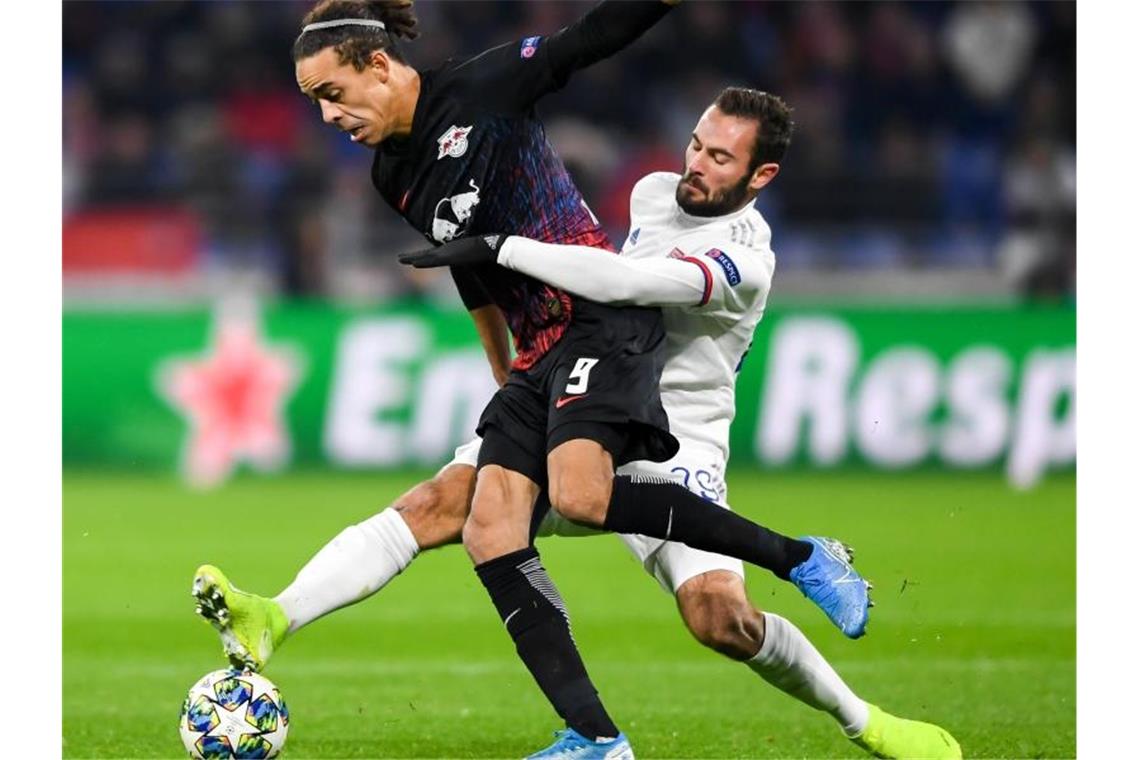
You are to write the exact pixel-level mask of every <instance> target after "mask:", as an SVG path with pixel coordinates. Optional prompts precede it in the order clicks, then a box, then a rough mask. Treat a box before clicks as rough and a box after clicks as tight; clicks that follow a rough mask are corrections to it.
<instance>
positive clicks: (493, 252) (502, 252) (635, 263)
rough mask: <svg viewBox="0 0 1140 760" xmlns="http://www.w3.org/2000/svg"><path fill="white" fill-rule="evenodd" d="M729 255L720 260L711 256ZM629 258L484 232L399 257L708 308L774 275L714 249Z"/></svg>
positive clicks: (594, 294) (628, 299)
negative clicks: (498, 269)
mask: <svg viewBox="0 0 1140 760" xmlns="http://www.w3.org/2000/svg"><path fill="white" fill-rule="evenodd" d="M713 252H715V254H716V255H720V256H722V257H723V258H722V259H721V260H720V261H718V260H717V259H716V258H711V257H710V256H709V253H713ZM665 253H666V252H664V251H662V255H661V256H651V257H647V258H636V259H634V258H627V257H625V256H619V255H615V254H613V253H611V252H609V251H605V250H602V249H600V248H590V247H588V246H581V245H556V244H553V243H542V242H539V241H537V240H530V239H529V238H524V237H518V236H514V235H512V236H503V235H478V236H473V237H469V238H460V239H459V240H453V241H451V242H450V243H447V244H445V245H443V246H440V247H439V248H436V249H433V250H428V251H418V252H413V253H407V254H403V255H401V256H400V257H399V258H400V262H401V263H403V264H411V265H412V266H415V267H438V266H448V265H457V264H483V263H497V264H499V265H500V266H503V267H506V268H508V269H513V270H515V271H517V272H522V273H523V274H526V275H530V276H531V277H534V278H535V279H538V280H542V281H543V282H545V283H547V284H549V285H553V286H554V287H556V288H560V289H562V290H567V291H569V292H571V293H574V294H576V295H579V296H582V297H583V298H588V299H590V300H591V301H597V302H599V303H620V304H635V305H638V306H710V307H712V308H718V307H720V306H724V305H729V304H732V303H734V302H736V301H738V300H739V299H740V298H741V297H742V296H743V295H744V294H745V293H748V292H750V291H754V290H755V289H757V288H765V289H766V288H767V287H768V284H769V280H770V278H771V272H768V271H766V270H765V269H763V268H762V267H757V266H755V265H752V264H750V263H746V260H745V258H744V257H743V256H737V258H736V260H735V261H733V260H732V259H729V260H728V262H729V264H730V265H731V271H732V272H733V273H734V276H733V277H730V276H728V274H727V272H726V270H725V266H726V264H725V263H723V262H724V259H727V258H728V255H727V254H726V253H725V252H724V251H721V250H720V249H712V250H711V251H709V253H706V254H705V255H696V256H686V255H683V254H682V255H681V256H680V258H674V257H670V256H667V255H665Z"/></svg>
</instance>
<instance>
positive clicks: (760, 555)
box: [602, 475, 812, 580]
mask: <svg viewBox="0 0 1140 760" xmlns="http://www.w3.org/2000/svg"><path fill="white" fill-rule="evenodd" d="M602 527H604V528H605V529H606V530H608V531H612V532H614V533H640V534H642V535H643V536H651V537H652V538H664V539H668V540H671V541H680V542H681V543H683V544H688V545H689V546H691V547H693V548H694V549H701V550H703V551H707V552H714V553H716V554H727V555H728V556H730V557H736V558H738V559H742V560H744V561H745V562H750V563H752V564H753V565H758V566H760V567H763V568H766V569H768V570H771V571H772V572H773V573H775V574H776V576H777V577H780V578H783V579H784V580H787V579H788V573H790V572H791V571H792V568H793V567H795V566H796V565H798V564H800V563H801V562H803V561H804V560H805V559H807V558H808V556H809V555H811V551H812V545H811V544H809V543H808V542H806V541H799V540H797V539H794V538H788V537H787V536H783V535H780V534H779V533H774V532H772V531H770V530H768V529H767V528H765V527H764V526H762V525H757V524H756V523H754V522H752V521H751V520H747V519H745V518H743V517H741V516H740V515H738V514H736V513H735V512H730V511H729V510H727V509H721V508H720V507H718V506H716V505H715V504H712V503H710V502H708V501H706V500H704V499H702V498H701V497H700V496H697V495H696V494H695V493H693V492H691V491H689V490H688V489H686V488H685V487H684V486H682V485H680V484H678V483H674V482H672V481H669V480H665V479H664V478H646V477H644V476H637V475H635V476H632V477H631V476H628V475H618V476H616V477H614V487H613V494H612V495H611V496H610V505H609V509H608V511H607V512H606V519H605V522H604V523H603V525H602Z"/></svg>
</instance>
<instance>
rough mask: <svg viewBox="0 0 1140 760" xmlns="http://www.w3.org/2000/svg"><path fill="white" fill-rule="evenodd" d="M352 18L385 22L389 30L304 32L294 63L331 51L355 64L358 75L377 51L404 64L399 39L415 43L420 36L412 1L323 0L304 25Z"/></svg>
mask: <svg viewBox="0 0 1140 760" xmlns="http://www.w3.org/2000/svg"><path fill="white" fill-rule="evenodd" d="M352 18H359V19H370V20H373V21H383V22H384V26H385V28H384V29H380V28H379V27H375V26H358V25H346V26H334V27H330V28H327V29H316V30H314V31H311V32H304V33H302V34H300V35H298V37H297V39H296V41H295V42H294V43H293V61H294V62H296V61H299V60H301V59H302V58H308V57H309V56H311V55H316V54H317V53H319V52H321V51H322V50H324V49H325V48H328V47H331V48H333V49H334V50H336V52H337V55H338V56H339V57H340V62H341V63H351V64H352V65H353V67H354V68H355V69H356V70H357V71H363V70H364V68H365V67H366V66H367V65H368V59H369V58H370V57H371V55H372V53H373V51H376V50H383V51H384V52H386V53H388V55H390V56H391V57H392V58H395V59H396V60H397V61H400V62H401V63H404V62H405V61H404V57H403V55H402V54H401V53H400V50H399V48H398V47H397V46H396V39H397V38H402V39H406V40H414V39H415V38H416V37H418V36H419V31H418V30H417V29H416V13H415V11H414V10H413V9H412V0H321V1H320V2H319V3H317V4H316V5H315V6H313V9H312V10H311V11H309V12H308V13H306V14H305V18H304V19H302V20H301V24H302V26H304V25H307V24H313V23H316V22H318V21H335V20H337V19H352Z"/></svg>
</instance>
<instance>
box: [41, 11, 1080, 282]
mask: <svg viewBox="0 0 1140 760" xmlns="http://www.w3.org/2000/svg"><path fill="white" fill-rule="evenodd" d="M310 5H311V3H310V2H296V1H293V0H289V1H283V0H281V1H265V2H237V1H219V2H202V1H198V2H173V1H169V2H75V1H71V0H69V1H68V2H65V3H64V6H63V50H64V61H63V70H64V81H63V117H64V118H63V159H64V178H63V179H64V181H63V191H64V230H65V234H64V273H65V282H66V281H67V279H68V278H69V277H73V278H74V279H80V278H81V277H83V276H86V277H87V278H88V279H91V278H95V279H98V275H99V274H100V273H106V272H119V273H122V271H123V269H124V268H126V269H127V270H130V269H131V268H132V267H134V268H137V269H139V270H140V271H147V270H152V271H153V272H157V273H159V274H161V273H163V272H168V273H174V274H179V273H182V274H185V273H186V272H187V271H188V272H190V273H191V274H198V275H201V274H203V273H209V274H210V276H212V277H214V278H215V279H218V278H220V279H221V280H224V281H233V280H234V279H235V278H238V279H240V278H241V277H246V278H249V280H250V281H251V282H254V283H260V287H263V288H264V289H266V290H267V291H269V292H273V293H283V294H289V295H300V296H321V297H332V298H339V299H372V298H378V297H379V298H386V297H395V296H415V295H424V296H427V297H431V296H432V295H433V294H438V295H440V297H444V296H443V294H444V293H445V292H447V291H449V290H450V285H449V283H447V282H443V281H440V280H438V279H432V278H424V279H420V278H418V275H417V274H415V273H412V274H408V273H405V272H403V271H401V269H400V268H399V266H398V265H396V264H395V261H394V256H393V255H392V254H394V253H396V252H398V251H402V250H406V249H409V248H412V247H418V246H422V245H423V244H424V241H423V239H422V238H421V237H419V236H418V235H417V234H416V233H414V232H413V231H412V230H411V229H410V228H409V227H408V226H407V225H406V224H405V223H404V222H403V221H402V220H401V219H399V218H398V217H397V216H396V215H395V214H394V213H393V212H391V211H389V210H388V209H387V208H386V207H385V206H384V205H383V203H382V201H381V200H380V199H379V197H378V196H377V194H376V193H374V192H373V191H372V189H371V186H370V184H369V179H368V170H367V169H368V166H369V162H370V160H371V154H370V153H368V152H367V151H365V150H362V149H360V148H359V147H357V146H355V145H352V144H351V143H349V141H348V138H347V137H346V136H344V135H341V134H339V133H336V132H335V131H333V130H330V129H328V128H327V127H325V126H324V125H322V124H321V122H320V118H319V114H318V112H317V111H316V110H314V109H313V108H312V106H311V105H310V104H309V103H308V101H307V100H306V99H305V98H304V97H302V96H301V95H300V93H299V92H298V91H297V89H296V85H295V83H294V80H293V66H292V62H291V60H290V55H289V51H290V46H291V43H292V40H293V38H294V36H295V35H296V33H297V31H298V27H299V20H300V18H301V16H302V15H303V14H304V13H305V11H306V10H307V9H308V8H309V6H310ZM416 7H417V9H418V13H419V17H420V24H421V34H422V36H421V37H420V39H418V40H416V41H415V42H413V43H411V44H406V45H405V46H404V51H405V53H406V55H407V57H408V58H409V60H410V61H411V62H412V63H413V64H414V65H416V66H417V67H420V68H426V67H431V66H433V65H435V64H437V63H439V62H441V61H442V60H444V59H445V58H447V57H451V56H462V55H470V54H474V53H477V52H479V51H481V50H483V49H485V48H487V47H490V46H493V45H496V44H499V43H503V42H507V41H510V40H513V39H517V38H520V37H524V36H529V35H532V34H542V33H550V32H553V31H555V30H557V29H558V28H560V27H562V26H564V25H566V24H568V23H571V22H573V21H574V20H575V19H576V18H578V17H579V16H580V15H581V14H582V13H584V12H585V11H586V10H587V9H588V8H589V7H590V3H583V2H561V1H553V0H552V1H550V2H473V1H468V2H440V1H438V0H417V2H416ZM728 84H744V85H748V86H753V87H758V88H761V89H765V90H769V91H772V92H775V93H778V94H780V95H782V96H783V97H784V98H785V99H786V100H787V101H788V102H789V104H790V105H792V107H793V108H794V110H795V118H796V122H797V133H796V136H795V138H794V140H793V145H792V149H791V150H790V151H789V154H788V156H787V158H786V160H785V171H784V172H783V173H781V175H780V178H779V179H778V180H777V182H776V183H774V185H773V186H771V188H770V189H769V190H766V191H765V192H764V193H762V194H761V201H760V206H761V209H762V211H763V212H764V213H765V215H766V216H767V218H768V219H769V221H770V223H771V225H772V227H773V231H774V235H775V240H774V247H775V250H776V253H777V257H778V260H779V267H780V270H781V271H782V272H796V271H799V272H805V273H815V272H819V273H825V272H826V273H834V272H861V273H864V274H867V273H872V274H874V273H884V274H885V273H897V272H924V273H927V274H931V273H944V272H945V273H951V272H960V271H975V272H985V273H986V276H987V277H989V278H991V279H993V280H994V281H996V282H1000V283H1002V287H1003V288H1005V289H1006V290H1007V291H1008V292H1010V293H1019V294H1026V295H1032V296H1041V297H1050V298H1052V297H1061V298H1068V297H1070V296H1071V294H1072V292H1073V287H1074V284H1073V279H1074V272H1075V244H1076V238H1075V229H1076V176H1075V175H1076V155H1075V150H1076V148H1075V146H1076V6H1075V3H1072V2H1041V3H1020V2H960V3H951V2H920V3H919V2H916V3H895V2H842V3H835V2H802V3H801V2H797V3H791V2H711V1H707V0H703V1H696V0H690V2H686V3H683V4H682V7H681V9H679V10H678V11H677V12H676V13H675V15H674V16H673V17H672V18H670V19H668V20H667V21H666V22H664V23H662V24H660V25H659V26H658V27H657V28H655V29H654V30H652V31H651V32H650V33H649V34H648V35H646V37H645V38H644V39H642V40H641V41H639V42H638V43H637V44H636V45H635V46H634V47H633V48H631V49H630V50H627V51H625V52H623V53H621V54H620V55H618V56H617V57H615V58H614V59H611V60H609V61H605V62H603V63H601V64H599V65H597V66H596V67H594V68H592V69H590V70H588V71H586V72H583V73H582V74H581V75H580V76H578V77H577V78H576V79H574V80H572V81H571V83H570V85H569V86H568V87H567V88H566V89H565V90H564V91H562V92H560V93H557V94H555V95H554V96H552V97H550V98H548V99H546V100H544V101H543V102H542V103H541V104H540V108H539V111H540V113H541V114H542V116H543V117H544V119H545V121H546V124H547V130H548V135H549V137H550V140H551V142H552V143H553V144H554V145H555V146H556V148H558V150H559V152H560V153H561V155H562V156H563V158H564V159H565V160H566V162H567V164H568V165H569V166H570V169H571V171H572V173H573V174H574V176H575V177H576V179H577V180H578V182H579V185H580V186H581V188H582V189H583V191H584V192H585V195H586V197H587V199H588V200H589V201H590V203H591V205H592V206H593V208H594V210H595V212H596V213H597V214H598V216H599V217H600V218H601V219H602V221H603V223H604V224H605V226H606V227H607V229H608V230H609V231H610V233H611V237H612V238H613V239H614V241H615V242H616V243H620V241H621V240H622V239H623V237H624V235H625V229H624V225H625V224H626V222H627V220H628V209H627V205H626V204H627V199H628V193H629V189H630V188H631V187H632V184H633V183H634V181H636V179H637V178H639V177H640V176H641V175H643V174H644V173H646V172H647V171H651V170H658V169H667V170H678V169H679V168H680V164H681V149H682V146H683V145H684V144H685V143H686V141H687V139H688V134H689V131H690V129H691V127H692V125H693V124H694V123H695V121H696V119H697V117H698V116H699V114H700V112H701V111H702V110H703V109H704V107H705V105H706V104H707V103H708V102H709V101H710V100H711V99H712V97H713V96H714V95H715V93H716V92H718V91H719V90H720V88H722V87H723V86H725V85H728ZM156 230H157V232H156ZM128 239H129V242H124V241H125V240H128ZM140 240H141V241H142V242H139V241H140ZM125 251H126V252H125Z"/></svg>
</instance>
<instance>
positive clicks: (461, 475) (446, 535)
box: [393, 464, 475, 551]
mask: <svg viewBox="0 0 1140 760" xmlns="http://www.w3.org/2000/svg"><path fill="white" fill-rule="evenodd" d="M474 491H475V468H474V467H469V466H468V465H462V464H456V465H452V466H450V467H446V468H444V469H443V470H441V471H440V472H439V474H437V475H436V476H435V477H434V478H432V479H431V480H426V481H424V482H423V483H419V484H417V485H416V486H414V487H413V488H412V489H411V490H409V491H408V492H407V493H405V494H404V495H403V496H401V497H400V498H399V499H397V500H396V503H395V504H394V505H393V507H394V508H395V509H396V511H397V512H399V513H400V516H401V517H402V518H404V522H405V523H407V525H408V529H409V530H410V531H411V532H412V535H413V536H414V537H415V539H416V544H417V545H418V546H419V547H420V550H421V551H423V550H426V549H433V548H435V547H437V546H445V545H447V544H456V543H459V542H460V541H461V540H462V537H463V523H464V522H465V521H466V520H467V513H468V512H469V511H470V506H471V497H472V494H473V493H474Z"/></svg>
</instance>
